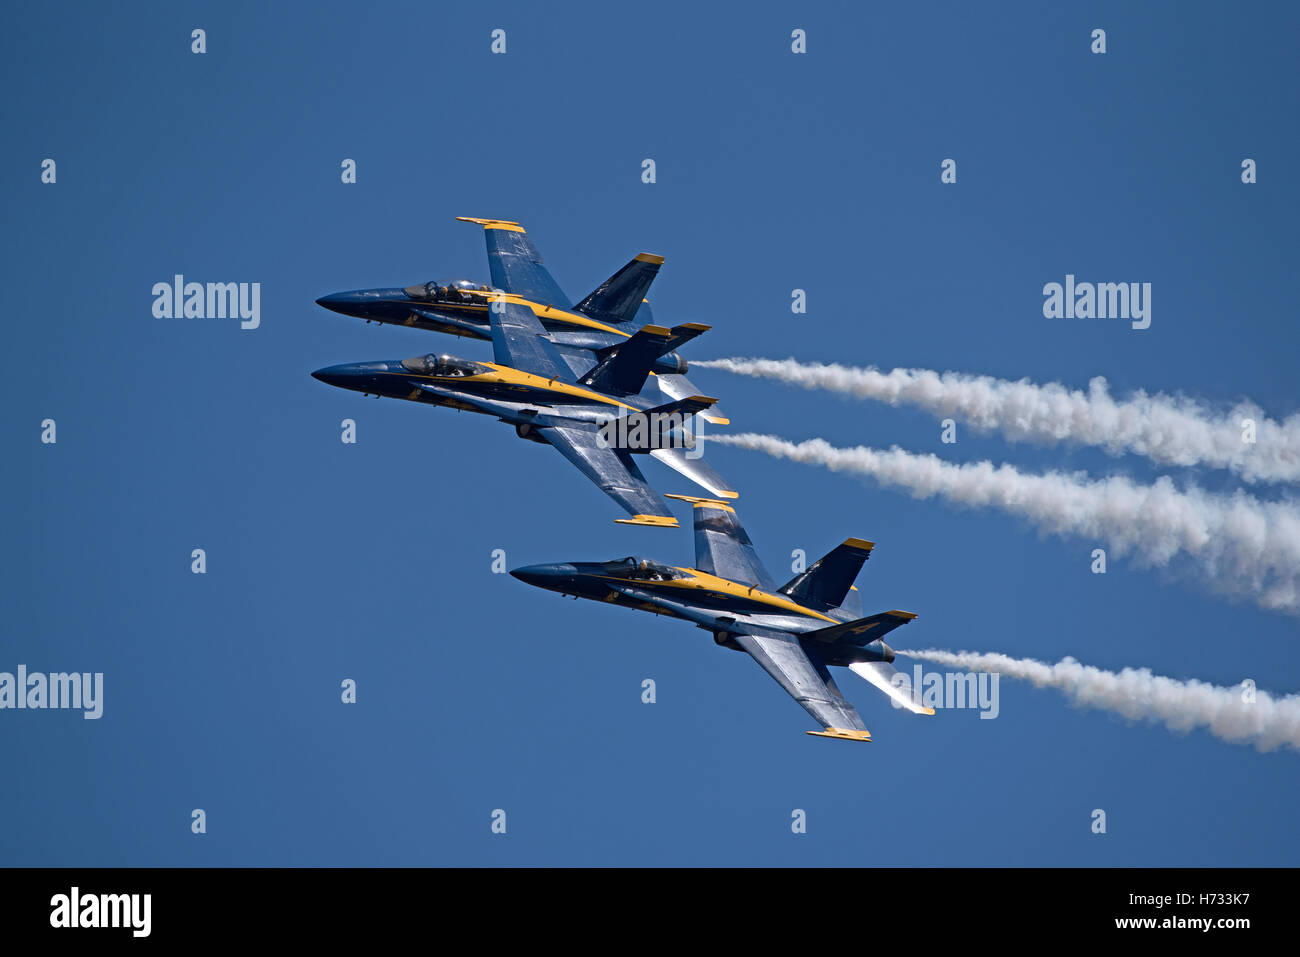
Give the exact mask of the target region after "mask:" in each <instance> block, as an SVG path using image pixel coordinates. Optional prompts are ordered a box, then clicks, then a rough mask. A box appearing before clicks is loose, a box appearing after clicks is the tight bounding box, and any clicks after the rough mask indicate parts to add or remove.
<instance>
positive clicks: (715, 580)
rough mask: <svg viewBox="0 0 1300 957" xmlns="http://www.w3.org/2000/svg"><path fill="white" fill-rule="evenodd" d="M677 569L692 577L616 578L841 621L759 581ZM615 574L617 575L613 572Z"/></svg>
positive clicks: (640, 584) (835, 621)
mask: <svg viewBox="0 0 1300 957" xmlns="http://www.w3.org/2000/svg"><path fill="white" fill-rule="evenodd" d="M677 571H679V572H685V573H686V575H687V576H688V577H686V578H675V579H672V580H671V581H661V582H647V581H637V580H636V579H628V578H616V579H614V580H615V581H622V582H628V583H629V584H631V585H633V586H635V587H637V588H647V587H650V588H653V587H663V588H682V589H687V590H691V591H709V592H713V593H715V594H719V595H726V596H727V597H729V598H743V599H745V600H746V601H752V602H757V603H758V604H760V605H770V606H771V607H773V608H780V609H781V610H782V611H788V612H791V613H793V614H796V615H803V616H805V617H808V618H817V619H820V620H821V621H829V622H830V623H831V624H832V625H836V624H839V622H838V621H837V620H836V619H834V618H830V617H828V616H826V615H823V614H822V613H821V612H819V611H813V610H812V609H811V608H805V607H804V606H803V605H800V604H799V603H798V602H793V601H791V600H790V599H788V598H785V597H783V596H781V595H773V594H770V593H769V592H765V591H763V590H762V589H760V588H759V587H758V586H757V585H755V586H753V587H752V588H751V587H750V586H749V585H742V584H740V583H739V582H733V581H731V580H730V579H728V578H719V577H718V576H717V575H710V574H709V573H708V572H702V571H700V570H699V569H696V568H678V569H677ZM609 577H611V578H613V576H609Z"/></svg>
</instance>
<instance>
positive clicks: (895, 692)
mask: <svg viewBox="0 0 1300 957" xmlns="http://www.w3.org/2000/svg"><path fill="white" fill-rule="evenodd" d="M849 670H850V671H852V672H853V673H854V674H855V675H857V676H859V677H860V678H864V679H866V680H867V681H869V682H871V683H872V684H873V685H875V686H876V687H877V688H879V689H880V690H881V691H883V692H884V693H885V694H887V695H889V697H890V698H892V699H893V700H895V701H897V702H898V704H899V705H900V706H901V707H903V708H906V709H907V710H908V711H910V712H912V714H934V709H933V708H923V707H922V706H921V703H920V702H919V701H914V700H912V690H911V688H910V687H904V686H902V685H901V684H899V683H896V682H895V681H894V676H895V675H896V674H898V673H899V671H898V669H897V668H895V667H894V666H893V665H891V664H890V663H889V662H887V661H855V662H853V664H851V665H849Z"/></svg>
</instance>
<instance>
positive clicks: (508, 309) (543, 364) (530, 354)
mask: <svg viewBox="0 0 1300 957" xmlns="http://www.w3.org/2000/svg"><path fill="white" fill-rule="evenodd" d="M488 317H489V321H490V322H491V323H492V357H493V359H494V360H495V361H496V363H497V364H498V365H503V366H509V367H510V368H512V369H518V370H519V371H520V372H531V373H532V374H533V375H539V376H542V377H543V378H546V379H560V380H561V381H564V382H572V381H573V375H572V373H570V371H569V366H568V363H566V362H565V361H564V357H563V356H561V355H560V353H559V351H558V350H556V348H555V344H554V343H552V342H551V340H550V338H549V337H548V336H547V334H546V329H545V328H544V327H543V326H542V324H541V323H540V322H538V320H537V316H535V315H534V314H533V310H531V309H530V308H528V307H527V306H523V305H520V304H519V303H517V302H493V303H492V305H491V307H490V308H489V309H488Z"/></svg>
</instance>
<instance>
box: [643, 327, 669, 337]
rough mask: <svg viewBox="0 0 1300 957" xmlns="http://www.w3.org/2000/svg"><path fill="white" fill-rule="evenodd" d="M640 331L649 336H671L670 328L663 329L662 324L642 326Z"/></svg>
mask: <svg viewBox="0 0 1300 957" xmlns="http://www.w3.org/2000/svg"><path fill="white" fill-rule="evenodd" d="M641 331H642V332H644V333H645V334H646V335H649V336H671V335H672V334H673V333H672V330H671V329H665V328H664V327H663V326H642V327H641Z"/></svg>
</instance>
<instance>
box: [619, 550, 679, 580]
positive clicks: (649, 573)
mask: <svg viewBox="0 0 1300 957" xmlns="http://www.w3.org/2000/svg"><path fill="white" fill-rule="evenodd" d="M610 564H611V565H612V566H613V567H612V568H611V569H610V574H611V575H613V576H614V577H616V578H627V579H630V580H631V581H642V582H669V581H676V580H677V579H679V578H686V577H687V575H686V573H685V572H683V571H681V570H679V569H676V568H673V567H671V566H669V565H661V564H659V563H658V562H652V561H650V560H649V559H648V558H633V557H632V556H628V557H627V558H620V559H618V560H617V561H614V562H611V563H610Z"/></svg>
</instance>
